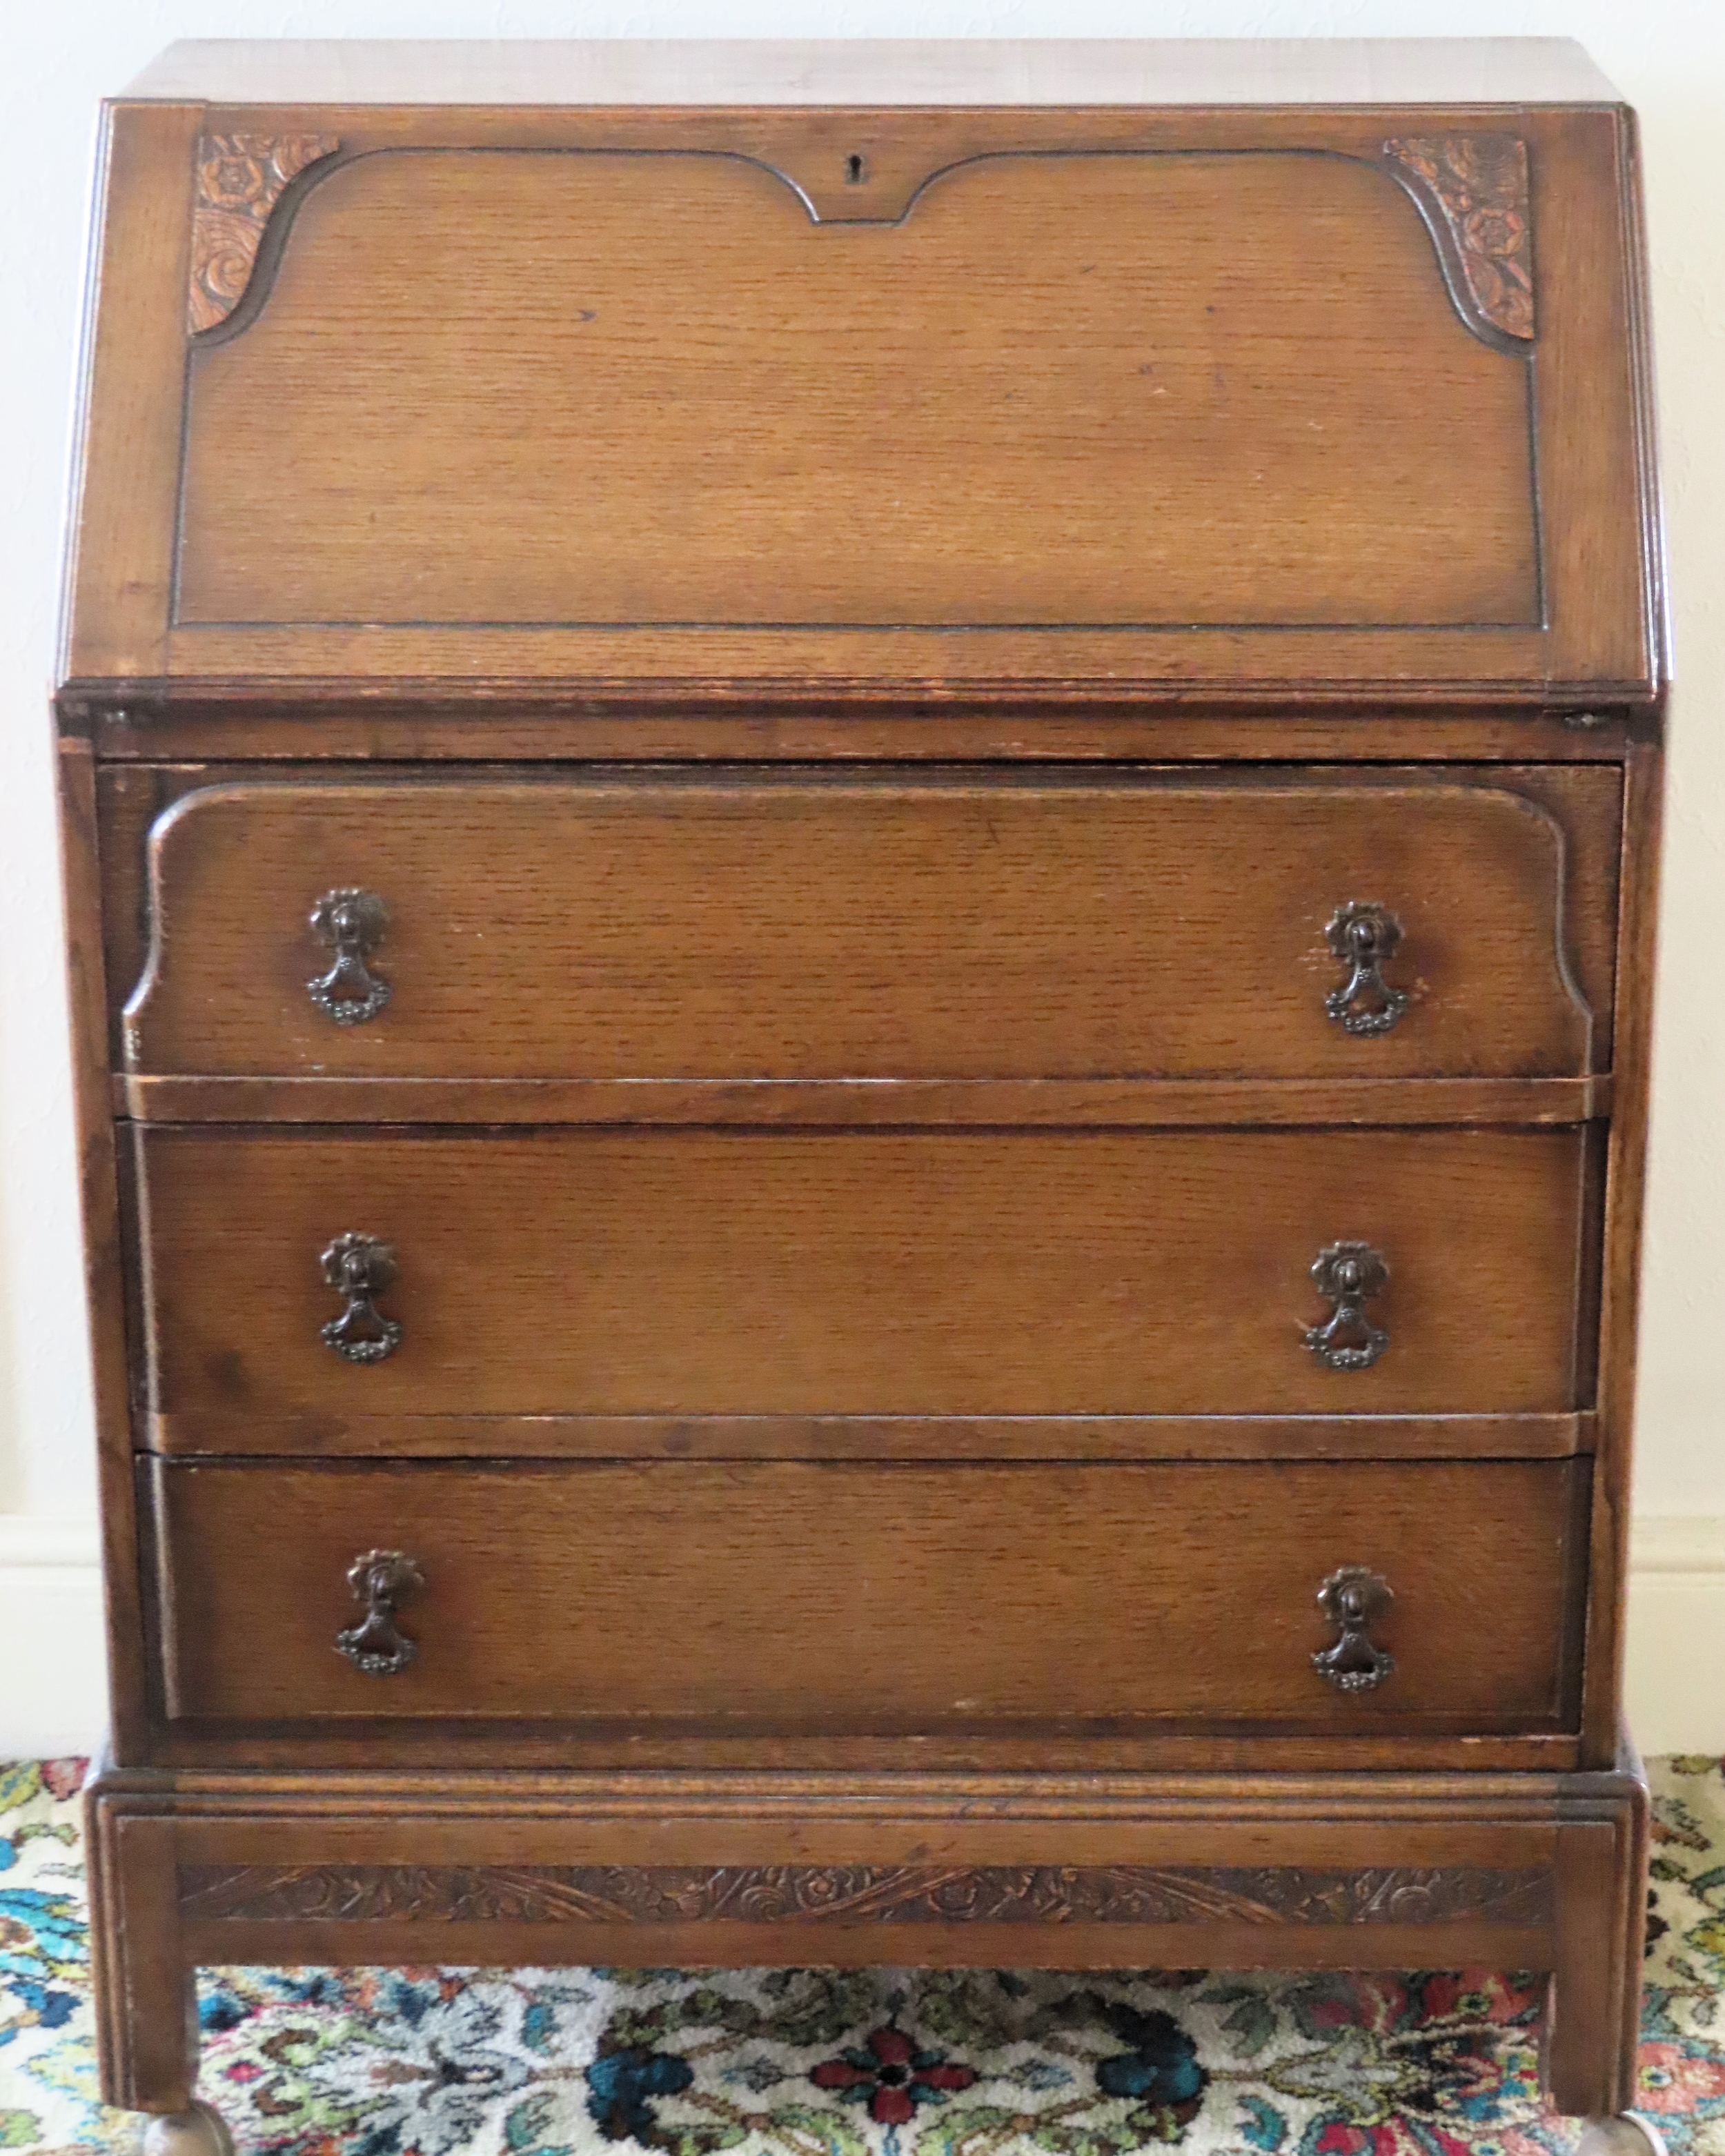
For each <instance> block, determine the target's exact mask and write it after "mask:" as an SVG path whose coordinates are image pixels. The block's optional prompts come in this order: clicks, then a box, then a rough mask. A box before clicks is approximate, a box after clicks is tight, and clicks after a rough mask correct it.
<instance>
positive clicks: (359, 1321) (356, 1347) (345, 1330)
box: [318, 1229, 402, 1363]
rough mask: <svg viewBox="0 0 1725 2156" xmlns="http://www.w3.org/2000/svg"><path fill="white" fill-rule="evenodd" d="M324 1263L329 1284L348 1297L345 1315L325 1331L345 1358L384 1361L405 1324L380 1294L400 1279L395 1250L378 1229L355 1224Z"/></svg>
mask: <svg viewBox="0 0 1725 2156" xmlns="http://www.w3.org/2000/svg"><path fill="white" fill-rule="evenodd" d="M319 1263H320V1264H321V1265H322V1267H323V1276H324V1281H325V1284H326V1286H330V1287H332V1288H333V1289H334V1290H335V1291H336V1294H337V1295H339V1296H341V1299H342V1303H343V1306H344V1307H343V1309H342V1312H341V1316H340V1317H332V1318H331V1320H330V1322H329V1323H328V1324H327V1325H326V1326H324V1327H322V1329H321V1332H320V1333H319V1336H318V1337H320V1339H321V1340H322V1342H323V1343H324V1345H325V1347H332V1348H333V1349H334V1350H335V1352H336V1354H338V1355H339V1356H340V1357H341V1359H342V1361H343V1362H345V1363H381V1362H382V1361H383V1360H384V1359H385V1358H386V1357H388V1356H390V1355H393V1353H395V1351H396V1349H397V1348H398V1347H400V1345H401V1337H402V1328H401V1326H400V1323H399V1322H398V1320H397V1319H395V1318H393V1317H385V1316H384V1315H383V1313H382V1311H381V1310H379V1309H378V1307H377V1297H378V1296H380V1295H382V1292H383V1291H384V1290H385V1289H386V1288H387V1287H388V1286H390V1285H391V1283H392V1282H393V1281H394V1279H395V1274H396V1264H395V1252H394V1251H393V1250H391V1249H390V1247H389V1245H388V1243H380V1242H379V1241H378V1240H377V1237H376V1236H375V1235H361V1234H360V1233H359V1232H358V1231H357V1229H350V1231H349V1232H348V1233H347V1235H337V1236H336V1240H335V1241H334V1242H333V1243H331V1245H330V1246H329V1248H328V1250H326V1251H325V1252H324V1254H323V1256H322V1257H321V1260H319Z"/></svg>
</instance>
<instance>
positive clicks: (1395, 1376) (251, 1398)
mask: <svg viewBox="0 0 1725 2156" xmlns="http://www.w3.org/2000/svg"><path fill="white" fill-rule="evenodd" d="M141 1148H142V1152H141V1158H142V1174H143V1186H144V1206H145V1210H146V1219H147V1229H146V1235H147V1251H146V1277H147V1286H148V1297H149V1310H148V1322H149V1328H150V1337H151V1404H152V1405H153V1406H154V1407H155V1408H156V1409H157V1410H159V1411H161V1412H164V1413H167V1414H179V1413H184V1412H187V1411H192V1412H198V1413H202V1414H208V1413H209V1412H211V1411H213V1410H222V1411H224V1412H227V1413H228V1414H234V1415H236V1416H239V1415H249V1414H265V1415H273V1416H281V1415H283V1414H301V1415H309V1416H312V1417H321V1416H327V1415H331V1414H333V1415H336V1416H338V1417H339V1416H341V1415H343V1414H350V1413H352V1412H355V1411H356V1410H361V1411H363V1412H365V1413H367V1414H427V1413H441V1414H556V1413H568V1412H575V1411H581V1412H586V1413H593V1414H600V1413H603V1414H631V1413H633V1414H656V1415H665V1414H804V1415H807V1414H862V1415H890V1414H947V1415H985V1414H1086V1415H1094V1414H1240V1413H1245V1414H1409V1413H1413V1414H1435V1413H1452V1414H1461V1413H1469V1412H1486V1413H1504V1412H1510V1411H1516V1412H1522V1413H1541V1412H1544V1413H1551V1412H1557V1411H1563V1410H1567V1409H1571V1408H1574V1407H1576V1406H1579V1405H1580V1404H1582V1403H1581V1402H1580V1401H1579V1400H1578V1399H1576V1397H1575V1391H1574V1355H1575V1338H1574V1327H1575V1306H1576V1286H1577V1280H1578V1268H1579V1263H1580V1262H1581V1261H1583V1256H1584V1247H1585V1246H1584V1222H1583V1220H1582V1218H1581V1204H1582V1196H1583V1189H1584V1173H1585V1161H1586V1141H1585V1136H1584V1132H1579V1131H1575V1130H1539V1129H1530V1130H1523V1131H1517V1132H1497V1131H1409V1132H1400V1131H1364V1130H1359V1131H1348V1132H1329V1131H1301V1132H1291V1131H1285V1132H1214V1131H1206V1132H1111V1131H1086V1132H1045V1131H1037V1132H1029V1131H1025V1132H988V1131H948V1132H880V1131H872V1130H870V1131H821V1132H812V1131H801V1132H793V1131H750V1130H733V1131H726V1130H642V1131H633V1132H631V1131H617V1130H606V1129H581V1130H568V1131H565V1132H543V1133H523V1134H519V1135H515V1134H511V1135H503V1134H492V1135H484V1134H473V1135H468V1136H465V1137H463V1136H454V1137H443V1136H437V1135H433V1134H430V1133H424V1132H421V1133H416V1134H412V1135H409V1134H405V1133H403V1132H392V1133H390V1134H388V1135H387V1136H386V1135H382V1134H377V1133H367V1132H354V1133H350V1134H346V1135H331V1134H326V1133H323V1132H309V1131H304V1132H297V1133H295V1132H289V1133H282V1134H277V1133H275V1132H269V1131H252V1130H247V1129H243V1128H236V1127H226V1128H216V1129H211V1130H201V1129H183V1128H172V1127H153V1128H150V1129H147V1130H146V1131H145V1132H143V1133H142V1135H141ZM349 1231H357V1232H358V1233H362V1234H364V1235H371V1236H375V1237H377V1238H378V1239H379V1240H382V1242H384V1243H386V1244H388V1245H390V1246H391V1247H392V1248H393V1250H394V1252H395V1254H396V1257H397V1260H398V1267H399V1277H398V1281H396V1283H395V1285H394V1286H393V1287H392V1288H390V1289H389V1290H388V1291H386V1293H385V1294H384V1296H383V1297H382V1305H381V1307H382V1309H383V1311H384V1312H385V1314H386V1315H387V1316H388V1317H390V1318H392V1319H393V1320H397V1321H398V1322H401V1323H402V1325H403V1327H404V1334H403V1344H402V1345H401V1347H399V1349H398V1351H397V1352H396V1353H393V1354H392V1355H391V1356H390V1357H389V1358H388V1360H387V1361H384V1362H380V1363H375V1364H373V1365H372V1366H371V1367H369V1368H357V1367H355V1366H354V1365H353V1364H352V1363H346V1362H344V1361H343V1360H342V1359H341V1358H340V1357H339V1356H338V1355H336V1354H334V1353H331V1350H330V1349H329V1347H326V1345H325V1344H324V1342H323V1341H322V1339H321V1327H323V1326H324V1325H325V1324H326V1323H327V1322H331V1320H333V1319H336V1318H337V1317H340V1316H341V1311H342V1307H343V1305H342V1302H341V1298H340V1296H337V1295H336V1294H335V1293H333V1292H332V1291H331V1290H330V1288H329V1287H328V1286H326V1284H325V1281H324V1278H323V1275H322V1272H321V1267H320V1254H321V1252H322V1251H323V1250H324V1249H325V1248H326V1245H329V1244H330V1243H331V1240H333V1239H334V1238H335V1237H336V1236H337V1235H343V1234H346V1233H347V1232H349ZM1347 1238H1358V1239H1360V1240H1364V1241H1367V1242H1369V1243H1371V1244H1372V1245H1373V1246H1374V1247H1375V1248H1377V1249H1378V1250H1382V1251H1383V1252H1384V1253H1385V1254H1386V1255H1387V1257H1388V1259H1389V1267H1390V1279H1389V1286H1388V1287H1387V1289H1386V1290H1385V1291H1384V1294H1383V1295H1382V1296H1380V1297H1379V1298H1378V1300H1377V1301H1375V1302H1374V1303H1373V1306H1372V1315H1373V1320H1374V1322H1378V1323H1380V1324H1382V1325H1383V1326H1384V1327H1387V1328H1388V1329H1389V1333H1390V1336H1391V1342H1392V1344H1391V1346H1390V1348H1389V1352H1388V1353H1385V1354H1384V1356H1383V1357H1382V1358H1381V1359H1380V1360H1379V1361H1378V1363H1376V1364H1375V1365H1374V1366H1373V1368H1370V1369H1368V1370H1358V1371H1337V1370H1333V1369H1328V1368H1325V1367H1324V1366H1323V1365H1322V1363H1320V1362H1319V1360H1318V1359H1317V1357H1316V1356H1315V1355H1314V1354H1313V1353H1311V1352H1310V1351H1309V1350H1308V1348H1307V1346H1306V1344H1305V1342H1304V1340H1303V1337H1302V1335H1303V1333H1304V1331H1305V1329H1306V1328H1307V1327H1312V1326H1315V1325H1317V1323H1319V1322H1320V1321H1322V1320H1323V1319H1325V1318H1327V1317H1328V1316H1329V1315H1330V1310H1329V1307H1328V1306H1327V1305H1326V1304H1325V1303H1324V1302H1323V1301H1322V1300H1321V1299H1320V1297H1319V1296H1318V1295H1317V1291H1316V1289H1315V1287H1314V1286H1313V1284H1312V1278H1311V1267H1312V1264H1313V1262H1314V1260H1316V1258H1317V1254H1318V1252H1319V1251H1320V1250H1322V1249H1323V1248H1325V1247H1326V1246H1327V1245H1329V1244H1331V1243H1333V1242H1336V1241H1338V1240H1344V1239H1347Z"/></svg>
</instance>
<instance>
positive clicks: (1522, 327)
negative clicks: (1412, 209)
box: [1384, 135, 1533, 350]
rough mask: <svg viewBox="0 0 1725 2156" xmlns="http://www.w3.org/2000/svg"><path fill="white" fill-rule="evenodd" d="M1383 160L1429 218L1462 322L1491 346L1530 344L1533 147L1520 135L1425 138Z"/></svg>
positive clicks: (1391, 148)
mask: <svg viewBox="0 0 1725 2156" xmlns="http://www.w3.org/2000/svg"><path fill="white" fill-rule="evenodd" d="M1384 157H1385V158H1386V159H1387V160H1388V161H1389V165H1390V167H1391V170H1392V171H1393V172H1394V176H1395V177H1396V178H1397V179H1399V181H1400V182H1402V184H1403V186H1404V187H1406V188H1407V190H1408V192H1409V193H1410V194H1411V195H1412V196H1413V198H1414V200H1415V202H1417V203H1419V204H1420V208H1421V209H1422V210H1424V211H1425V216H1426V221H1427V222H1428V223H1429V224H1430V226H1431V228H1432V232H1433V234H1434V236H1435V238H1436V239H1437V241H1438V253H1439V256H1440V259H1441V261H1442V263H1443V265H1444V274H1445V278H1446V280H1447V281H1448V283H1449V286H1450V293H1451V295H1452V296H1453V297H1454V299H1455V305H1456V306H1457V307H1458V308H1459V309H1460V311H1461V318H1462V320H1463V321H1465V322H1466V324H1467V326H1468V327H1469V328H1470V329H1471V330H1472V331H1474V332H1475V334H1476V336H1484V337H1485V339H1486V342H1487V343H1491V344H1501V343H1502V341H1504V340H1509V341H1510V344H1509V348H1510V349H1512V350H1513V349H1515V348H1517V346H1521V345H1525V344H1527V343H1530V342H1531V341H1532V336H1533V232H1532V223H1531V222H1530V217H1531V211H1530V205H1529V197H1528V188H1527V144H1526V143H1525V142H1523V141H1522V139H1521V137H1520V136H1517V135H1443V136H1437V135H1423V136H1407V137H1404V138H1401V139H1399V140H1393V141H1388V142H1386V143H1385V144H1384ZM1494 332H1495V334H1494Z"/></svg>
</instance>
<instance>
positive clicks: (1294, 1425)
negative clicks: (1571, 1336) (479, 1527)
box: [141, 1407, 1594, 1460]
mask: <svg viewBox="0 0 1725 2156" xmlns="http://www.w3.org/2000/svg"><path fill="white" fill-rule="evenodd" d="M141 1435H142V1436H143V1438H144V1440H145V1442H146V1445H147V1447H148V1449H150V1450H154V1451H157V1452H162V1453H165V1454H169V1455H184V1456H186V1457H188V1458H207V1457H219V1456H221V1455H232V1456H235V1457H247V1458H249V1457H262V1458H265V1459H281V1458H293V1457H295V1456H303V1457H306V1458H311V1459H317V1458H331V1459H341V1458H355V1459H365V1460H420V1459H453V1460H476V1459H477V1460H485V1459H496V1458H505V1459H520V1460H531V1459H546V1460H562V1459H592V1460H618V1459H640V1460H1036V1459H1047V1460H1565V1459H1568V1458H1569V1457H1571V1456H1572V1455H1574V1454H1576V1453H1584V1452H1590V1451H1591V1450H1593V1446H1594V1416H1593V1415H1592V1414H1591V1413H1581V1414H1514V1415H1508V1414H1440V1415H1369V1414H1337V1415H1249V1414H1228V1415H1022V1414H1020V1415H992V1416H990V1415H975V1416H969V1417H963V1418H961V1417H957V1416H953V1415H897V1416H885V1415H874V1416H870V1415H691V1414H683V1415H644V1414H637V1415H598V1414H537V1415H507V1416H503V1415H499V1416H487V1415H461V1414H404V1415H378V1414H357V1413H356V1414H335V1413H323V1414H297V1415H295V1414H283V1415H270V1414H249V1413H248V1414H235V1413H234V1411H233V1410H232V1409H226V1408H221V1407H217V1408H213V1409H205V1410H203V1411H197V1410H194V1411H193V1412H191V1413H184V1414H152V1415H151V1416H149V1417H148V1418H147V1419H142V1418H141Z"/></svg>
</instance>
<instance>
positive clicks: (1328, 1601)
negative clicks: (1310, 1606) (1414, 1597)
mask: <svg viewBox="0 0 1725 2156" xmlns="http://www.w3.org/2000/svg"><path fill="white" fill-rule="evenodd" d="M1394 1600H1395V1596H1394V1594H1393V1593H1392V1592H1391V1591H1390V1586H1389V1581H1388V1580H1387V1579H1385V1578H1383V1576H1382V1575H1381V1574H1380V1573H1375V1572H1373V1571H1372V1570H1371V1568H1369V1567H1368V1566H1367V1565H1363V1564H1344V1565H1343V1566H1342V1567H1341V1568H1340V1569H1339V1570H1338V1571H1336V1572H1332V1573H1331V1574H1330V1576H1329V1578H1327V1580H1326V1581H1325V1582H1324V1584H1323V1585H1322V1587H1320V1588H1319V1589H1318V1590H1317V1606H1318V1608H1319V1609H1320V1610H1321V1611H1322V1613H1323V1615H1324V1619H1325V1620H1326V1622H1327V1623H1328V1624H1331V1625H1334V1626H1335V1628H1336V1635H1337V1636H1336V1638H1335V1639H1334V1640H1332V1643H1331V1644H1330V1645H1328V1646H1327V1647H1321V1648H1319V1650H1318V1651H1317V1653H1316V1654H1315V1655H1313V1656H1312V1667H1313V1669H1315V1670H1316V1671H1317V1673H1318V1675H1319V1676H1321V1677H1322V1679H1323V1680H1324V1681H1325V1682H1326V1683H1327V1684H1330V1685H1333V1686H1335V1688H1336V1690H1337V1691H1348V1692H1356V1691H1376V1690H1377V1689H1378V1686H1379V1685H1381V1684H1382V1683H1383V1682H1384V1679H1385V1678H1386V1677H1388V1676H1390V1675H1391V1674H1392V1673H1393V1672H1394V1669H1395V1656H1394V1655H1392V1654H1391V1653H1390V1652H1389V1650H1388V1648H1385V1647H1380V1646H1379V1645H1378V1643H1377V1641H1376V1640H1373V1638H1372V1637H1371V1631H1370V1628H1371V1626H1372V1625H1374V1624H1375V1623H1376V1622H1377V1621H1378V1620H1379V1619H1380V1618H1382V1617H1384V1615H1385V1614H1387V1613H1388V1611H1389V1606H1390V1604H1392V1603H1393V1602H1394Z"/></svg>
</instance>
